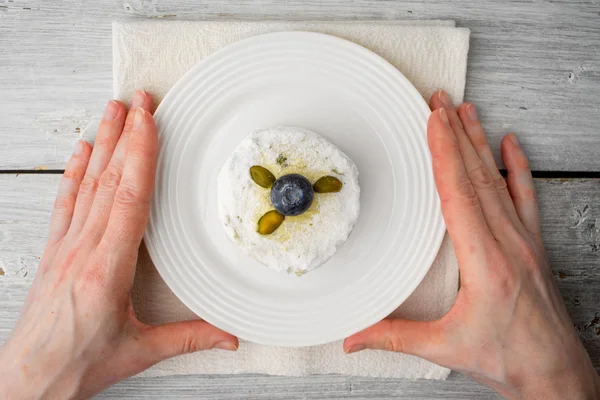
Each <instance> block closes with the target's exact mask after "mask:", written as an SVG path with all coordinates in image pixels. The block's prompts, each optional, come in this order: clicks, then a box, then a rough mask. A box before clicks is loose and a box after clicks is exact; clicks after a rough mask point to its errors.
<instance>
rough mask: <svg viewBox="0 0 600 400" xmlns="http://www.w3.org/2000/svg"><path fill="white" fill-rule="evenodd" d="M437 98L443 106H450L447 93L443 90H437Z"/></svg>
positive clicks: (450, 102)
mask: <svg viewBox="0 0 600 400" xmlns="http://www.w3.org/2000/svg"><path fill="white" fill-rule="evenodd" d="M438 99H439V100H440V103H442V105H443V106H444V107H448V108H452V107H453V105H452V101H451V100H450V97H448V93H446V92H445V91H443V90H440V91H439V92H438Z"/></svg>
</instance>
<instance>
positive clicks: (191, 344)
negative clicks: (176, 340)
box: [181, 334, 200, 354]
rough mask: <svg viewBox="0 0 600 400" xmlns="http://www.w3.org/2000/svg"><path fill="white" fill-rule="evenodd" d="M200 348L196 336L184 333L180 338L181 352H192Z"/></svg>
mask: <svg viewBox="0 0 600 400" xmlns="http://www.w3.org/2000/svg"><path fill="white" fill-rule="evenodd" d="M198 350H200V342H199V341H198V338H197V337H196V336H194V335H191V334H185V335H184V336H183V338H182V340H181V354H189V353H194V352H196V351H198Z"/></svg>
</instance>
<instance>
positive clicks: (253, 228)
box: [218, 126, 360, 276]
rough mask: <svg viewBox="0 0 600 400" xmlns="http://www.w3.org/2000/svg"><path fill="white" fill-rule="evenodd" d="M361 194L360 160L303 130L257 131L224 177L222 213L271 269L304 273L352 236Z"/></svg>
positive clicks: (230, 230) (243, 244) (237, 238)
mask: <svg viewBox="0 0 600 400" xmlns="http://www.w3.org/2000/svg"><path fill="white" fill-rule="evenodd" d="M359 197H360V188H359V186H358V170H357V168H356V165H354V162H352V160H351V159H350V158H349V157H348V156H347V155H345V154H344V153H343V152H342V151H341V150H340V149H339V148H337V147H336V146H335V145H334V144H332V143H331V142H329V141H328V140H326V139H325V138H323V137H322V136H320V135H318V134H316V133H314V132H312V131H309V130H306V129H302V128H296V127H287V126H283V127H274V128H269V129H264V130H260V131H256V132H254V133H252V134H250V135H249V136H248V137H246V138H245V139H244V140H243V141H242V142H241V143H240V144H239V146H238V147H237V148H236V149H235V151H234V152H233V154H232V155H231V157H230V158H229V159H228V160H227V161H226V162H225V165H224V166H223V168H222V169H221V172H220V173H219V177H218V203H219V217H220V219H221V222H222V223H223V227H224V229H225V232H226V233H227V235H228V236H229V238H230V239H231V240H233V241H234V242H235V243H237V244H238V245H239V246H240V248H241V249H242V250H243V251H244V252H246V253H247V254H248V255H250V256H251V257H252V258H254V259H255V260H257V261H259V262H260V263H262V264H264V265H266V266H267V267H269V268H272V269H275V270H277V271H280V272H286V273H288V274H296V275H298V276H301V275H303V274H305V273H307V272H309V271H311V270H313V269H315V268H318V267H319V266H321V265H322V264H323V263H325V262H326V261H327V260H328V259H329V258H331V257H332V256H333V255H334V254H335V252H336V251H337V250H338V249H339V248H340V246H342V245H343V244H344V242H345V241H346V239H348V236H349V235H350V232H351V231H352V228H353V227H354V223H355V222H356V219H357V218H358V214H359V209H360V203H359Z"/></svg>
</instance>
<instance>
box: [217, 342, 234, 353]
mask: <svg viewBox="0 0 600 400" xmlns="http://www.w3.org/2000/svg"><path fill="white" fill-rule="evenodd" d="M215 349H219V350H226V351H237V349H238V347H237V346H236V344H235V343H232V342H219V343H217V344H215Z"/></svg>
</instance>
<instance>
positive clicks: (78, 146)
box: [73, 140, 83, 156]
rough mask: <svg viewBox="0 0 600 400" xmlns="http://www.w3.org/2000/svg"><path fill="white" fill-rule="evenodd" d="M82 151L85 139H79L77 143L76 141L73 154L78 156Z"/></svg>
mask: <svg viewBox="0 0 600 400" xmlns="http://www.w3.org/2000/svg"><path fill="white" fill-rule="evenodd" d="M81 153H83V140H78V141H77V143H75V150H73V155H74V156H78V155H80V154H81Z"/></svg>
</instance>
